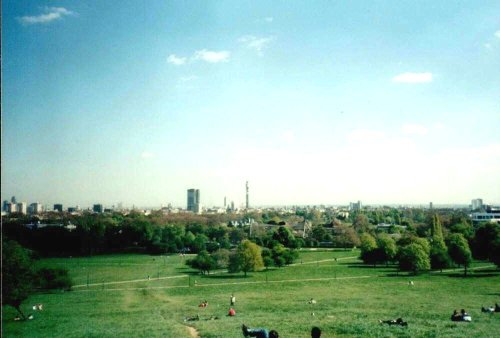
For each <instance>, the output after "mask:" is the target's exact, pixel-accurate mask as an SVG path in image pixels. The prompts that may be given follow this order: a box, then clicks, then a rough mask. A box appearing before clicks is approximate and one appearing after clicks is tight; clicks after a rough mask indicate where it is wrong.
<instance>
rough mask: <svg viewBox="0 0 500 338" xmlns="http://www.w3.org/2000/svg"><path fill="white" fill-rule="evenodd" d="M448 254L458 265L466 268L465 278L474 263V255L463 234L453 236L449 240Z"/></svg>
mask: <svg viewBox="0 0 500 338" xmlns="http://www.w3.org/2000/svg"><path fill="white" fill-rule="evenodd" d="M448 253H449V255H450V258H451V259H452V260H453V261H454V262H455V263H456V264H459V265H463V266H464V276H467V268H468V267H469V265H470V263H471V262H472V253H471V251H470V248H469V243H468V242H467V240H466V239H465V237H464V236H463V235H462V234H452V235H451V236H450V237H449V238H448Z"/></svg>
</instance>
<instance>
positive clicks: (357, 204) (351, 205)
mask: <svg viewBox="0 0 500 338" xmlns="http://www.w3.org/2000/svg"><path fill="white" fill-rule="evenodd" d="M349 210H350V211H359V210H361V201H358V202H351V203H349Z"/></svg>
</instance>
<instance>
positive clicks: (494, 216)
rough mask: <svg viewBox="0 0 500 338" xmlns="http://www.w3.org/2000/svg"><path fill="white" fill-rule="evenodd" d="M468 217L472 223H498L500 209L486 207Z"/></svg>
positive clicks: (499, 222) (499, 221) (499, 220)
mask: <svg viewBox="0 0 500 338" xmlns="http://www.w3.org/2000/svg"><path fill="white" fill-rule="evenodd" d="M470 217H471V220H472V224H473V225H477V224H479V223H481V222H491V223H497V224H500V210H498V209H492V208H488V210H486V211H481V212H473V213H472V214H471V215H470Z"/></svg>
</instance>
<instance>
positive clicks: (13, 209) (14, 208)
mask: <svg viewBox="0 0 500 338" xmlns="http://www.w3.org/2000/svg"><path fill="white" fill-rule="evenodd" d="M7 212H8V213H9V214H11V213H13V212H17V204H16V203H9V204H8V205H7Z"/></svg>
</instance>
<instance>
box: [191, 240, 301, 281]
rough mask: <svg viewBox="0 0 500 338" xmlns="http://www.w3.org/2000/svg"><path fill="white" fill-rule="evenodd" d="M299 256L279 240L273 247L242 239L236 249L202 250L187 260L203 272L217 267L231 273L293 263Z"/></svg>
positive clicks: (245, 272) (207, 272)
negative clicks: (265, 246)
mask: <svg viewBox="0 0 500 338" xmlns="http://www.w3.org/2000/svg"><path fill="white" fill-rule="evenodd" d="M297 257H298V252H297V251H296V250H294V249H289V248H286V247H285V246H284V245H283V244H281V243H279V242H275V243H273V246H272V248H261V247H260V246H259V245H257V244H255V243H253V242H251V241H249V240H244V241H242V242H241V243H240V244H239V245H238V247H237V248H236V249H235V250H232V251H230V250H227V249H219V250H217V251H215V252H213V253H211V254H210V253H209V252H208V251H201V252H200V253H199V254H198V255H197V256H196V257H195V258H193V259H189V260H187V261H186V264H187V265H189V266H191V267H192V268H194V269H198V270H200V272H201V273H202V274H205V273H206V274H209V273H210V271H212V270H215V269H228V271H229V272H230V273H236V272H240V271H243V273H244V274H245V276H246V275H247V272H250V271H258V270H260V269H262V268H263V267H266V269H267V268H269V267H271V266H276V267H282V266H284V265H288V264H292V263H293V262H294V261H295V260H296V259H297Z"/></svg>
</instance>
